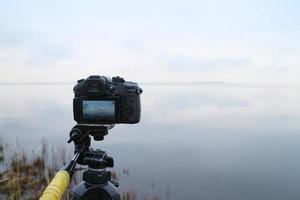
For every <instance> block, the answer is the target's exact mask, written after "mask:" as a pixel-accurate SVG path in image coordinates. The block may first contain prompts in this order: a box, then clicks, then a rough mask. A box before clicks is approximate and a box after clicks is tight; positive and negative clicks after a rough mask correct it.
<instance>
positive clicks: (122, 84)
mask: <svg viewBox="0 0 300 200" xmlns="http://www.w3.org/2000/svg"><path fill="white" fill-rule="evenodd" d="M73 91H74V95H75V97H74V99H73V114H74V120H75V121H76V122H77V123H79V124H118V123H125V124H135V123H138V122H139V121H140V117H141V102H140V94H141V93H142V89H141V88H140V87H139V86H138V84H137V83H134V82H127V81H125V80H124V79H123V78H121V77H119V76H117V77H113V78H112V79H110V78H108V77H105V76H99V75H92V76H89V77H88V78H87V79H80V80H78V81H77V85H75V87H74V89H73Z"/></svg>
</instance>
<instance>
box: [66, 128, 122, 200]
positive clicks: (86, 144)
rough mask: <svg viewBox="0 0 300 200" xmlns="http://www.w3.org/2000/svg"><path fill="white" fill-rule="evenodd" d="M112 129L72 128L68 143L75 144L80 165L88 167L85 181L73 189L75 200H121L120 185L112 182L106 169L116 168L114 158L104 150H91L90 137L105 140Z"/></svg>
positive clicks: (84, 174) (76, 156) (76, 158)
mask: <svg viewBox="0 0 300 200" xmlns="http://www.w3.org/2000/svg"><path fill="white" fill-rule="evenodd" d="M112 127H113V126H112ZM112 127H109V126H96V125H82V124H77V125H76V126H74V127H73V128H72V130H71V132H70V140H69V141H68V143H70V142H72V141H73V142H74V145H75V150H74V153H75V158H74V160H76V162H77V163H78V164H81V165H87V166H88V169H87V170H85V171H84V172H83V181H82V182H81V183H79V184H78V185H77V186H75V187H74V189H73V192H72V194H73V197H72V199H73V200H120V199H121V197H120V194H119V192H118V189H117V187H118V186H119V184H118V182H115V181H113V180H111V172H110V171H107V169H106V168H107V167H113V166H114V161H113V158H112V157H109V156H107V154H106V152H105V151H103V150H100V149H95V150H93V149H92V148H90V144H91V137H90V136H93V137H94V140H103V139H104V136H105V135H107V134H108V130H109V129H110V128H112Z"/></svg>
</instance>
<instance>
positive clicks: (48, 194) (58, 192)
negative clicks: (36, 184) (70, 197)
mask: <svg viewBox="0 0 300 200" xmlns="http://www.w3.org/2000/svg"><path fill="white" fill-rule="evenodd" d="M69 183H70V174H69V172H67V171H66V170H60V171H59V172H57V174H56V175H55V177H54V178H53V179H52V181H51V182H50V184H49V185H48V186H47V188H46V189H45V190H44V192H43V194H42V196H41V197H40V200H60V199H61V198H62V196H63V194H64V193H65V191H66V189H67V187H68V185H69Z"/></svg>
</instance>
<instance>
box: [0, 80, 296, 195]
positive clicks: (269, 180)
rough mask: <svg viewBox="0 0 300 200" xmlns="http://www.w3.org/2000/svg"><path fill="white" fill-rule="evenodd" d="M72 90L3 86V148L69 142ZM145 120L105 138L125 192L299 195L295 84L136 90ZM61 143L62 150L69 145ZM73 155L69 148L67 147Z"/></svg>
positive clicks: (0, 127)
mask: <svg viewBox="0 0 300 200" xmlns="http://www.w3.org/2000/svg"><path fill="white" fill-rule="evenodd" d="M72 87H73V85H68V84H66V85H18V86H12V85H2V86H0V88H1V92H2V94H5V95H2V96H1V97H0V131H1V137H2V139H4V140H5V141H6V142H10V143H14V142H15V140H16V139H17V140H18V141H19V143H20V144H21V146H22V148H30V149H32V148H36V149H38V148H39V144H40V140H41V138H46V139H47V140H48V142H49V143H50V144H66V141H67V139H68V134H69V131H70V129H71V128H72V126H73V125H75V122H74V121H73V116H72V98H73V94H72ZM142 88H143V90H144V93H143V94H142V96H141V97H142V120H141V122H140V123H139V124H137V125H118V126H116V127H115V128H114V129H113V130H112V131H111V132H110V134H109V135H107V136H106V138H105V140H104V141H103V142H97V143H93V145H94V146H97V147H101V148H103V149H105V150H106V151H107V152H108V154H109V155H112V156H114V158H115V163H116V168H117V169H118V170H119V171H121V170H122V169H123V168H128V169H129V170H130V176H129V177H126V178H122V177H121V183H120V184H121V189H122V190H125V189H127V188H132V187H134V188H136V189H138V190H139V191H142V192H143V193H147V192H149V193H157V194H159V195H160V196H161V197H162V199H166V198H169V199H185V200H189V199H231V200H233V199H249V200H253V199H262V200H265V199H273V200H276V199H299V198H300V192H299V190H298V187H299V185H300V161H299V159H298V155H299V154H300V148H299V143H300V135H299V130H300V123H298V122H299V120H300V107H299V106H298V103H299V102H300V93H299V89H298V88H296V87H294V88H293V87H290V88H283V87H281V88H280V87H259V86H256V87H249V86H248V87H246V86H239V85H222V84H211V85H210V84H206V85H204V84H194V85H183V86H180V85H142ZM66 146H67V145H66ZM68 148H69V149H70V150H71V149H72V146H70V145H69V147H68Z"/></svg>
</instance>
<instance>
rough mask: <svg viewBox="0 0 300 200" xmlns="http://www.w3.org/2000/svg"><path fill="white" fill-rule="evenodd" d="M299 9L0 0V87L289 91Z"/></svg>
mask: <svg viewBox="0 0 300 200" xmlns="http://www.w3.org/2000/svg"><path fill="white" fill-rule="evenodd" d="M299 10H300V2H299V1H278V0H275V1H263V2H262V1H257V0H253V1H250V0H247V1H246V0H245V1H233V0H227V1H221V0H219V1H217V0H210V1H208V0H207V1H201V0H198V1H174V0H173V1H169V0H167V1H153V0H152V1H141V0H140V1H137V0H130V1H95V0H89V1H69V0H60V1H56V0H51V1H38V0H36V1H33V0H27V1H14V0H0V78H1V81H2V82H4V81H5V82H15V81H20V82H26V81H68V82H70V81H74V80H76V79H78V78H81V77H84V76H87V75H89V74H103V75H116V74H119V75H122V76H124V77H126V78H128V79H132V80H136V81H139V82H140V81H180V80H182V81H190V80H198V81H226V82H258V83H278V82H279V83H282V84H298V83H300V81H298V79H299V78H298V75H299V74H300V67H299V64H300V59H299V53H300V42H299V35H300V22H299V19H300V13H299Z"/></svg>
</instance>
